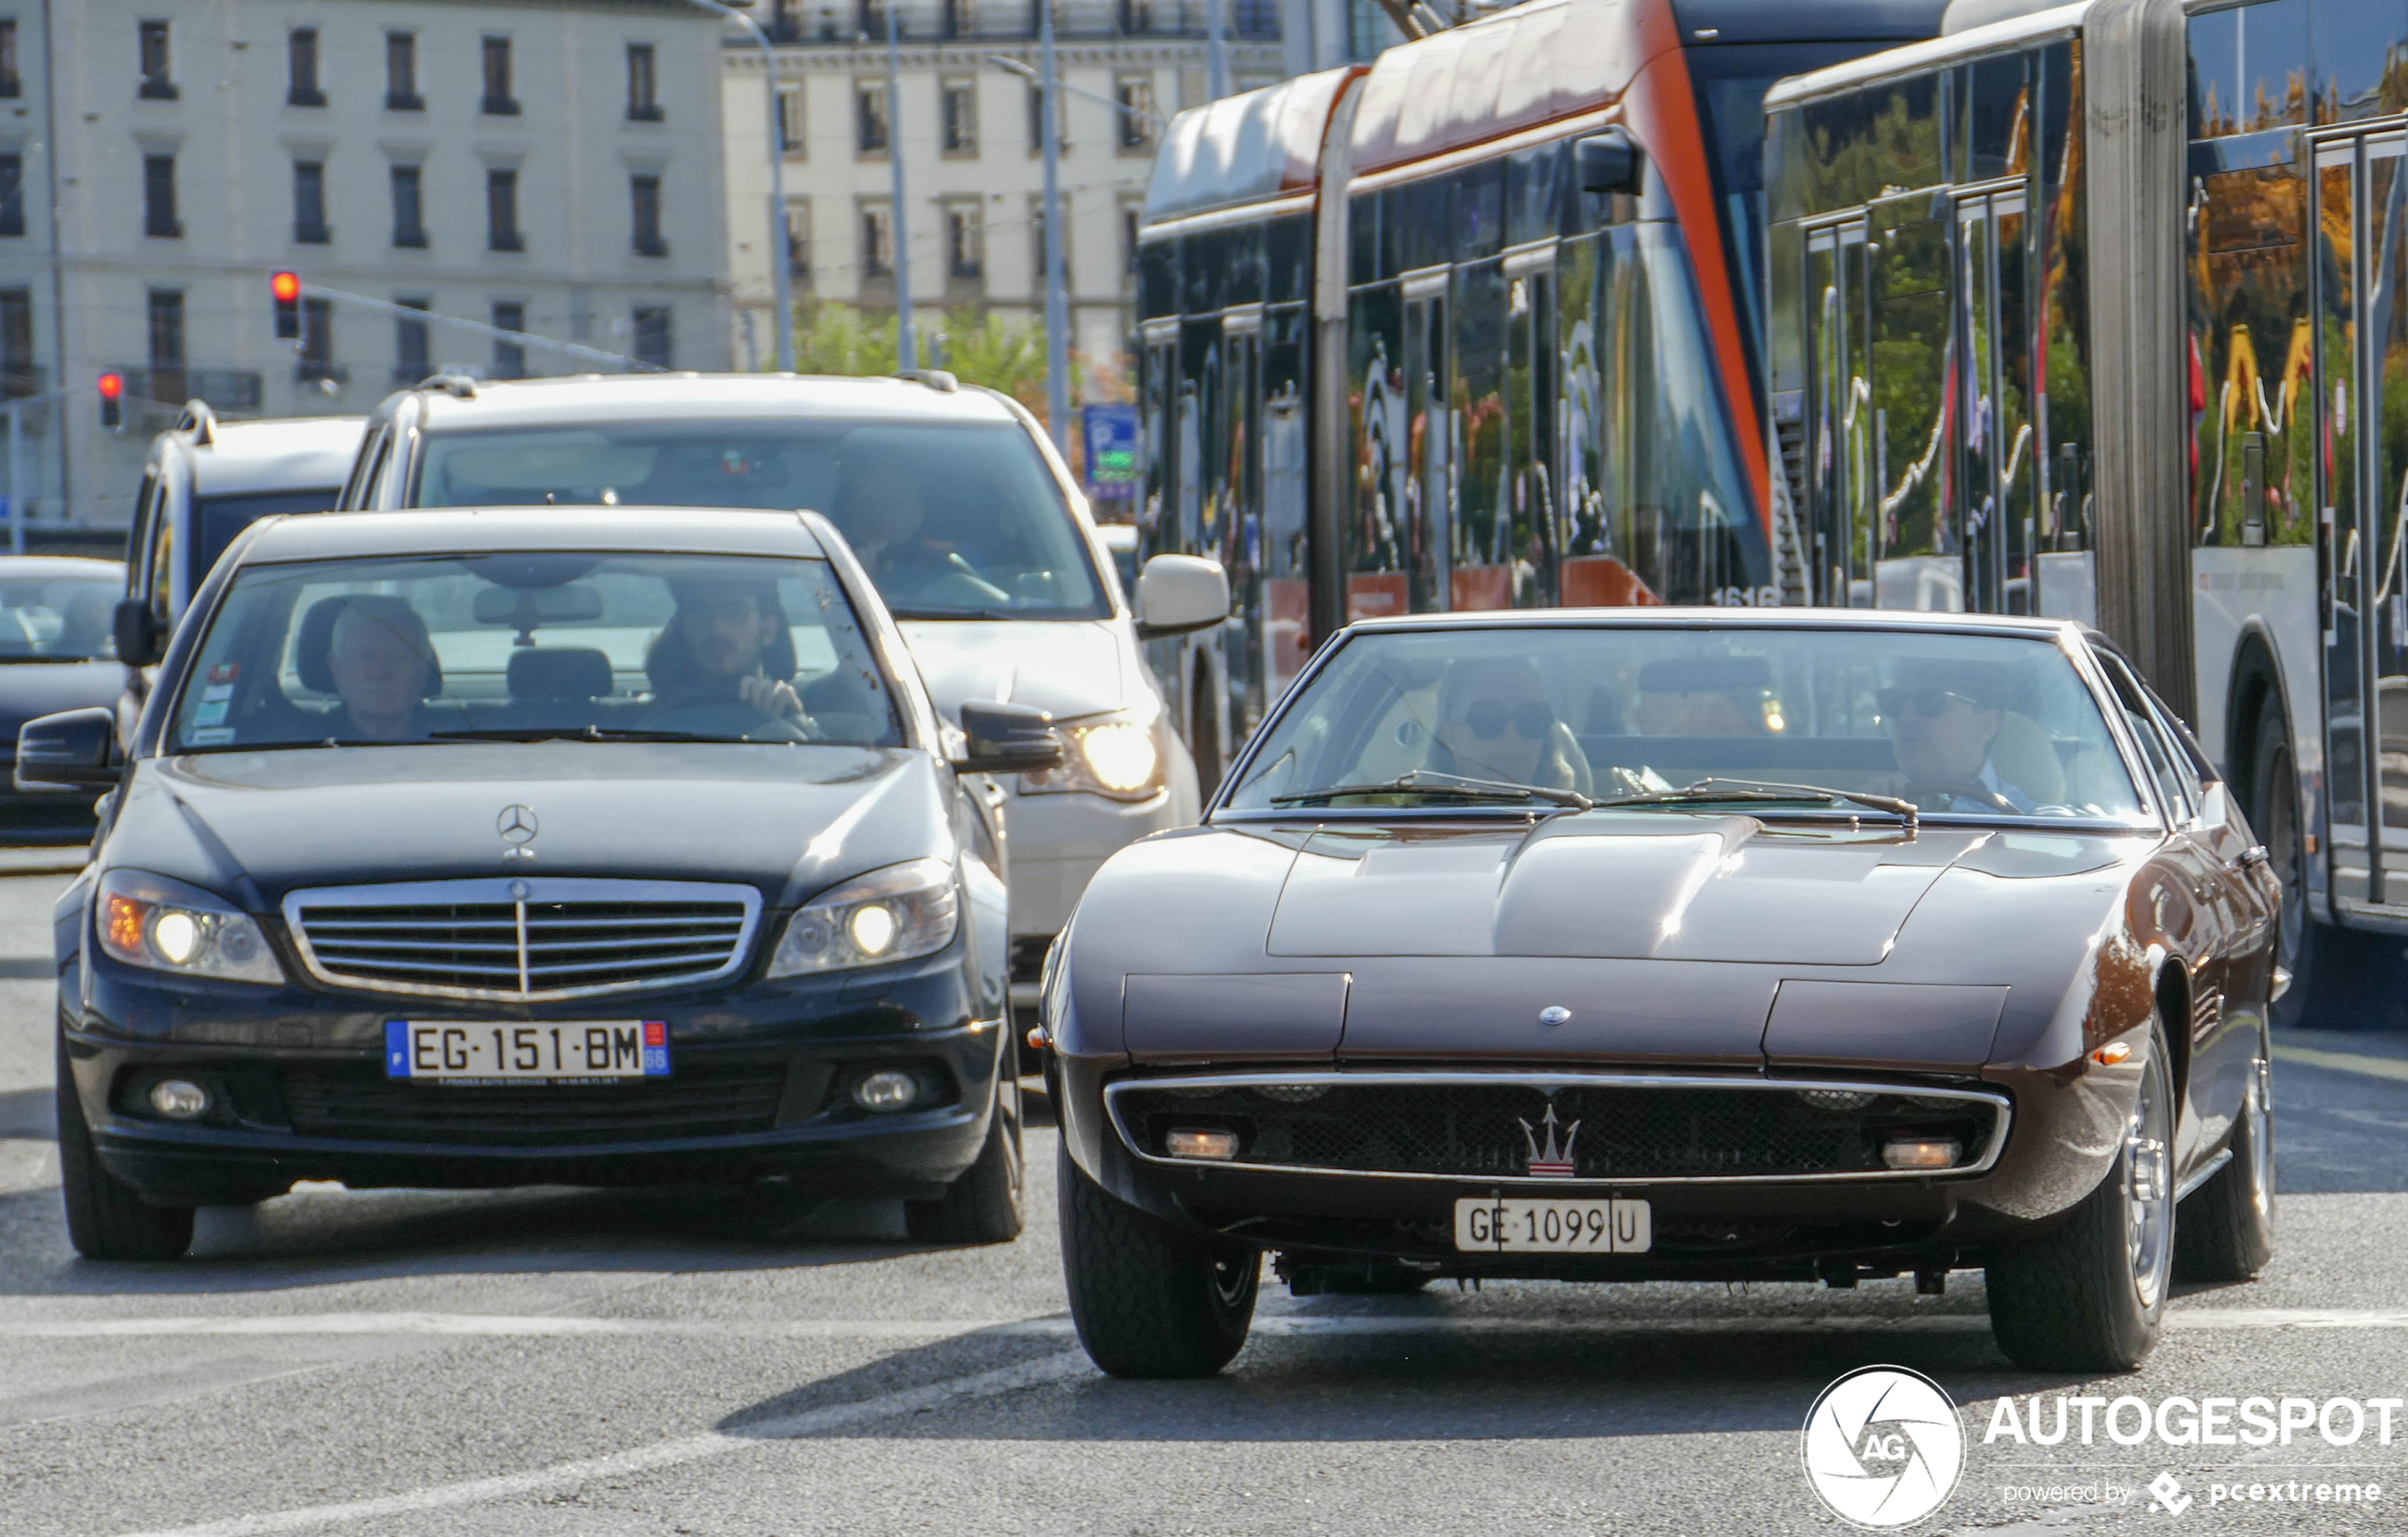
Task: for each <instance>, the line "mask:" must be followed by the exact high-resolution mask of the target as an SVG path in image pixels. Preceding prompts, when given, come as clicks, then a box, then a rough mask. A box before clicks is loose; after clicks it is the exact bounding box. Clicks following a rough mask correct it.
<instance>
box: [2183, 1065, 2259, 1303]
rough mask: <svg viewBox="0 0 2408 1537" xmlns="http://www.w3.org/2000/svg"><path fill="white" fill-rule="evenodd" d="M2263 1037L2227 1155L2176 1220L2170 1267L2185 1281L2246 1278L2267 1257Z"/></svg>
mask: <svg viewBox="0 0 2408 1537" xmlns="http://www.w3.org/2000/svg"><path fill="white" fill-rule="evenodd" d="M2271 1089H2272V1085H2271V1074H2270V1072H2269V1069H2268V1063H2267V1055H2266V1042H2265V1039H2264V1037H2262V1036H2261V1037H2260V1038H2259V1040H2258V1043H2257V1053H2256V1056H2255V1058H2254V1059H2253V1061H2252V1062H2251V1064H2250V1072H2249V1087H2248V1089H2247V1090H2246V1091H2245V1093H2244V1094H2243V1096H2242V1102H2241V1109H2240V1114H2239V1115H2238V1116H2237V1117H2235V1120H2234V1123H2233V1136H2232V1140H2231V1142H2230V1143H2228V1144H2227V1145H2228V1146H2230V1147H2231V1148H2232V1150H2233V1156H2232V1158H2231V1159H2229V1160H2227V1161H2226V1162H2225V1164H2224V1166H2223V1167H2222V1168H2220V1169H2218V1170H2216V1173H2215V1175H2214V1176H2213V1177H2211V1178H2210V1179H2209V1180H2208V1181H2207V1183H2205V1184H2203V1185H2201V1186H2199V1187H2198V1189H2197V1190H2194V1191H2193V1192H2191V1198H2190V1199H2188V1200H2186V1201H2184V1202H2183V1203H2182V1210H2181V1217H2180V1221H2178V1222H2177V1223H2176V1224H2175V1238H2174V1273H2175V1276H2176V1277H2177V1278H2178V1279H2180V1280H2184V1281H2253V1280H2255V1279H2256V1278H2257V1272H2260V1271H2262V1270H2264V1269H2265V1268H2266V1262H2267V1261H2268V1260H2270V1259H2271V1258H2273V1257H2274V1107H2273V1104H2272V1101H2271V1099H2270V1098H2269V1097H2268V1096H2269V1094H2270V1093H2271Z"/></svg>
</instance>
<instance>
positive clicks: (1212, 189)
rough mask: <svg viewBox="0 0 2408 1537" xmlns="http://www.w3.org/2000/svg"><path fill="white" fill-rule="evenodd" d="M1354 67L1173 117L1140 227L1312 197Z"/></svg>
mask: <svg viewBox="0 0 2408 1537" xmlns="http://www.w3.org/2000/svg"><path fill="white" fill-rule="evenodd" d="M1361 73H1362V71H1361V69H1359V68H1354V67H1349V68H1344V69H1325V70H1323V71H1322V72H1321V73H1319V74H1315V75H1299V76H1298V77H1296V78H1295V79H1294V80H1288V81H1282V82H1280V83H1278V84H1277V85H1266V86H1264V87H1263V88H1262V89H1261V90H1258V91H1246V92H1243V93H1241V94H1239V95H1236V96H1225V97H1223V98H1221V99H1220V100H1219V101H1214V102H1213V103H1212V104H1211V105H1209V106H1201V107H1191V108H1190V109H1188V110H1187V111H1185V112H1182V113H1180V114H1179V115H1178V116H1177V118H1174V119H1171V126H1170V129H1169V131H1168V132H1166V133H1165V134H1164V135H1163V136H1162V149H1161V152H1160V153H1159V154H1158V155H1157V156H1155V160H1154V176H1153V179H1152V180H1151V181H1150V182H1149V183H1147V185H1146V190H1145V222H1146V223H1148V224H1153V223H1156V222H1158V221H1160V220H1163V219H1176V218H1179V217H1182V216H1184V215H1187V214H1191V213H1202V212H1205V211H1207V210H1212V209H1222V208H1234V207H1238V206H1240V205H1243V204H1247V203H1262V202H1268V201H1269V200H1271V199H1273V198H1276V197H1280V196H1284V195H1288V194H1292V193H1298V192H1311V191H1312V190H1313V183H1314V181H1315V179H1316V177H1317V175H1318V167H1317V162H1318V161H1319V159H1320V157H1321V148H1322V137H1323V134H1325V133H1326V132H1327V130H1328V127H1329V113H1330V108H1331V107H1332V106H1334V105H1335V104H1336V103H1337V101H1338V93H1339V92H1340V90H1341V89H1342V88H1343V87H1344V86H1345V83H1346V82H1348V81H1349V80H1351V79H1353V78H1354V77H1355V76H1357V75H1359V74H1361Z"/></svg>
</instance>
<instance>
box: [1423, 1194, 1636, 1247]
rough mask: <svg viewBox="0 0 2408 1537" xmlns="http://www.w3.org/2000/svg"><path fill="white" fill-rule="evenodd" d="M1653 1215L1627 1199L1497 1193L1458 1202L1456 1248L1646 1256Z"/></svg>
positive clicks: (1634, 1201)
mask: <svg viewBox="0 0 2408 1537" xmlns="http://www.w3.org/2000/svg"><path fill="white" fill-rule="evenodd" d="M1653 1217H1654V1214H1653V1212H1652V1211H1651V1209H1650V1207H1649V1205H1648V1203H1647V1202H1646V1201H1643V1200H1632V1199H1628V1198H1623V1197H1618V1196H1616V1197H1607V1196H1592V1197H1558V1196H1547V1197H1534V1196H1497V1197H1491V1198H1486V1199H1479V1198H1464V1199H1461V1200H1458V1201H1456V1202H1455V1250H1456V1252H1457V1253H1466V1254H1644V1253H1647V1252H1648V1250H1649V1249H1650V1248H1651V1247H1652V1246H1653V1244H1654V1241H1655V1232H1654V1220H1653Z"/></svg>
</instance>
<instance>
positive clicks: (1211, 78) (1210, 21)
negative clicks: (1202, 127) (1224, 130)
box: [1204, 0, 1229, 101]
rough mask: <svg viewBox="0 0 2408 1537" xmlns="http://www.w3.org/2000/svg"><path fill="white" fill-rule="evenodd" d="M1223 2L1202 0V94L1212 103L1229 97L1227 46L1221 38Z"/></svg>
mask: <svg viewBox="0 0 2408 1537" xmlns="http://www.w3.org/2000/svg"><path fill="white" fill-rule="evenodd" d="M1224 3H1225V0H1204V92H1205V94H1206V95H1207V96H1210V97H1211V98H1212V99H1213V101H1219V100H1220V99H1221V98H1222V97H1224V96H1227V95H1229V45H1228V44H1227V43H1225V42H1224V41H1223V40H1222V38H1221V7H1222V5H1223V4H1224Z"/></svg>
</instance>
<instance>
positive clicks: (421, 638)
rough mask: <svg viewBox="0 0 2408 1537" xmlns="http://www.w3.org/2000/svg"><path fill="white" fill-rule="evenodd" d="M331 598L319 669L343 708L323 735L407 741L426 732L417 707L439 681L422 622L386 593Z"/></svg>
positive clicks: (402, 602) (440, 673)
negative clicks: (333, 609) (333, 607)
mask: <svg viewBox="0 0 2408 1537" xmlns="http://www.w3.org/2000/svg"><path fill="white" fill-rule="evenodd" d="M338 601H339V602H340V603H341V605H342V606H341V608H340V609H339V610H338V611H337V613H336V614H335V618H334V625H333V631H332V634H331V635H330V637H329V641H328V645H327V648H326V671H327V674H328V676H329V677H330V678H331V679H332V680H333V683H334V692H335V695H336V697H337V698H338V699H340V700H341V701H342V706H341V708H340V709H339V710H338V711H337V714H336V719H335V720H334V721H333V722H332V723H330V724H332V725H333V727H334V729H333V730H331V731H330V732H329V733H328V734H329V735H331V736H335V737H338V738H341V739H342V740H344V741H413V740H415V739H417V738H419V737H422V736H424V735H426V731H425V729H424V725H425V723H423V722H422V721H421V720H420V719H419V717H420V713H421V706H422V705H423V704H424V703H425V701H426V699H427V696H428V695H429V694H432V693H434V692H436V691H437V690H439V689H440V688H441V687H442V686H443V668H442V666H441V664H440V663H438V662H437V660H436V658H435V648H434V643H433V642H432V641H431V640H429V638H428V635H427V621H426V620H424V619H422V618H420V617H419V616H418V611H417V610H415V609H413V608H411V607H410V603H409V601H408V600H407V599H405V598H399V597H393V596H391V595H384V594H374V593H368V594H356V595H351V596H348V597H344V598H341V599H339V600H338Z"/></svg>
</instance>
